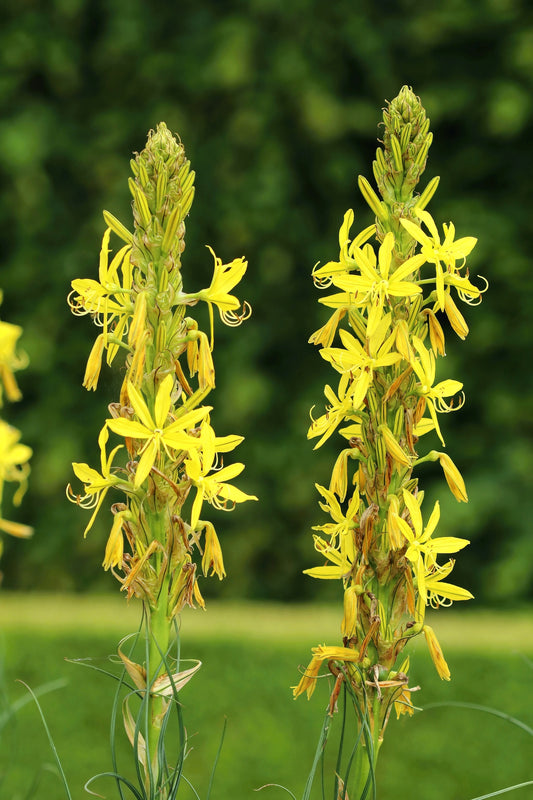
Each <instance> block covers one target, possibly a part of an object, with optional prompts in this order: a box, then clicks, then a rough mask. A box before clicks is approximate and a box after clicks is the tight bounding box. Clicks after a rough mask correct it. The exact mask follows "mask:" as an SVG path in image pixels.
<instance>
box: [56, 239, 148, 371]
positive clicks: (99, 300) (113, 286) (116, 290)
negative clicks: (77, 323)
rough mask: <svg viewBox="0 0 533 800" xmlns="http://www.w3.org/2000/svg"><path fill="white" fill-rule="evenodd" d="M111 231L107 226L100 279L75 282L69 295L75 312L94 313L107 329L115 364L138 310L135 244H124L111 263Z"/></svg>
mask: <svg viewBox="0 0 533 800" xmlns="http://www.w3.org/2000/svg"><path fill="white" fill-rule="evenodd" d="M110 233H111V228H107V229H106V231H105V233H104V237H103V239H102V248H101V251H100V265H99V270H98V272H99V275H98V276H99V281H95V280H92V279H91V278H84V279H76V280H74V281H72V291H71V292H70V294H69V296H68V304H69V306H70V309H71V311H72V313H73V314H75V315H76V316H83V315H85V314H90V315H91V316H92V317H93V318H94V320H95V322H96V324H97V325H99V326H101V327H102V328H103V336H104V339H105V346H106V348H107V363H108V364H111V362H112V361H113V359H114V357H115V355H116V354H117V352H118V348H119V346H120V343H121V342H122V339H123V337H124V334H125V332H126V331H127V330H128V325H129V321H130V319H131V317H132V316H133V312H134V307H133V303H132V301H131V293H132V291H133V289H132V265H131V261H130V251H131V247H130V245H125V246H124V247H122V248H121V249H120V250H119V251H118V253H117V254H116V255H115V256H114V258H113V260H112V261H111V264H109V263H108V257H109V248H108V245H109V236H110ZM119 267H121V271H122V280H121V279H120V278H119V274H118V269H119Z"/></svg>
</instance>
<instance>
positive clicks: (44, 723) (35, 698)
mask: <svg viewBox="0 0 533 800" xmlns="http://www.w3.org/2000/svg"><path fill="white" fill-rule="evenodd" d="M19 683H21V684H22V685H23V686H25V687H26V689H27V690H28V692H29V693H30V694H31V696H32V697H33V700H34V702H35V705H36V706H37V709H38V711H39V714H40V716H41V720H42V723H43V727H44V730H45V732H46V736H47V738H48V743H49V745H50V748H51V750H52V753H53V754H54V759H55V762H56V764H57V768H58V770H59V774H60V775H61V780H62V783H63V787H64V789H65V794H66V796H67V797H68V800H72V795H71V794H70V789H69V786H68V781H67V777H66V775H65V773H64V771H63V766H62V764H61V759H60V758H59V753H58V752H57V750H56V746H55V744H54V740H53V738H52V734H51V733H50V728H49V727H48V725H47V723H46V719H45V716H44V713H43V710H42V708H41V704H40V703H39V700H38V699H37V697H36V695H35V693H34V692H33V691H32V689H31V688H30V687H29V686H28V684H27V683H24V681H19Z"/></svg>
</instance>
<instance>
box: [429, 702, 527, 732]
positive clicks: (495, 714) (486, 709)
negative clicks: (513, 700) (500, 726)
mask: <svg viewBox="0 0 533 800" xmlns="http://www.w3.org/2000/svg"><path fill="white" fill-rule="evenodd" d="M444 706H455V707H456V708H470V709H472V710H473V711H483V712H485V713H486V714H492V716H493V717H499V718H500V719H504V720H505V721H506V722H510V723H511V725H516V727H517V728H521V729H522V730H523V731H525V732H526V733H528V734H529V735H530V736H533V728H530V727H529V725H526V723H525V722H522V721H521V720H519V719H516V717H512V716H511V715H510V714H506V713H505V711H499V710H498V709H497V708H490V707H489V706H482V705H479V704H478V703H464V702H462V701H460V700H449V701H447V702H443V703H429V704H428V705H427V706H424V711H427V710H428V709H430V708H439V707H444Z"/></svg>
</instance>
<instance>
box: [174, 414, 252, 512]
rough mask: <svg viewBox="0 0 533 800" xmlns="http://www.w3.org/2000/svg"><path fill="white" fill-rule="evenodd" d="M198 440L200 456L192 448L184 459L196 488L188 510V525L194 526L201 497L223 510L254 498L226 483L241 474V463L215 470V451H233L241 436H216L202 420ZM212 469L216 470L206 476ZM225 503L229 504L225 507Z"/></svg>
mask: <svg viewBox="0 0 533 800" xmlns="http://www.w3.org/2000/svg"><path fill="white" fill-rule="evenodd" d="M200 439H201V442H200V443H201V446H202V455H201V456H200V453H199V452H198V451H197V450H191V451H190V452H189V458H188V459H187V460H186V461H185V469H186V471H187V475H188V477H189V478H190V480H191V481H192V482H193V484H194V485H195V487H196V497H195V498H194V502H193V506H192V511H191V528H195V527H196V526H197V524H198V520H199V517H200V513H201V510H202V504H203V502H204V500H207V502H208V503H211V505H213V506H214V507H215V508H218V509H221V510H223V511H231V510H232V509H233V508H234V506H235V503H244V502H245V501H246V500H257V497H255V495H249V494H245V492H242V491H241V490H240V489H237V488H236V487H235V486H230V484H229V483H226V481H230V480H232V479H233V478H235V477H236V476H237V475H240V473H241V472H242V471H243V469H244V464H231V465H230V466H229V467H222V468H221V469H217V464H216V454H217V453H228V452H230V451H231V450H233V449H234V448H235V447H237V445H238V444H240V442H242V436H223V437H216V436H215V432H214V430H213V428H212V427H211V426H210V425H209V423H208V422H204V423H203V424H202V430H201V434H200ZM212 469H214V470H216V471H215V472H214V473H213V474H212V475H209V473H210V472H211V470H212ZM228 503H230V504H231V505H230V506H228Z"/></svg>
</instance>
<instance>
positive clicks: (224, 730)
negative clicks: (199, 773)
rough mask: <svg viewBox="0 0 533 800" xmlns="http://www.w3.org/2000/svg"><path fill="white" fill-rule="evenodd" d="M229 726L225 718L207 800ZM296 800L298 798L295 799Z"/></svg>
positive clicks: (206, 799) (207, 796)
mask: <svg viewBox="0 0 533 800" xmlns="http://www.w3.org/2000/svg"><path fill="white" fill-rule="evenodd" d="M227 725H228V718H227V717H224V725H223V727H222V736H221V737H220V743H219V745H218V750H217V752H216V755H215V760H214V762H213V768H212V770H211V775H210V776H209V784H208V787H207V794H206V797H205V800H209V798H210V797H211V789H212V788H213V781H214V780H215V772H216V768H217V766H218V760H219V758H220V753H221V752H222V745H223V744H224V737H225V735H226V728H227ZM295 800H296V798H295Z"/></svg>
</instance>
